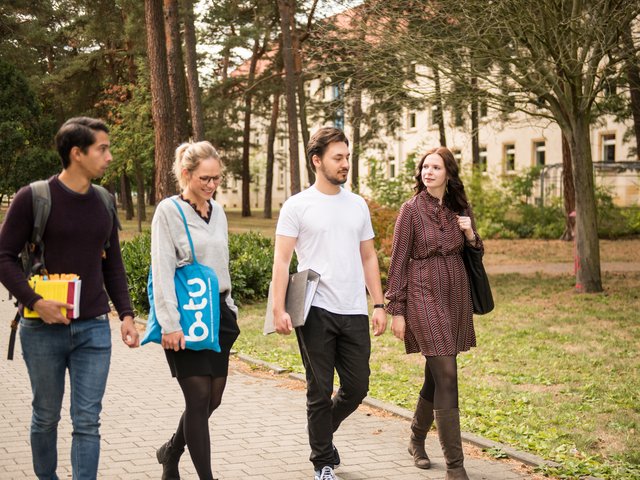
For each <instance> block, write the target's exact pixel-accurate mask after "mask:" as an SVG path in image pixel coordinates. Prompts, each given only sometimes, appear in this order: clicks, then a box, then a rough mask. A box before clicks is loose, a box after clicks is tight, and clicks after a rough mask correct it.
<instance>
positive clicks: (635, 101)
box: [622, 25, 640, 161]
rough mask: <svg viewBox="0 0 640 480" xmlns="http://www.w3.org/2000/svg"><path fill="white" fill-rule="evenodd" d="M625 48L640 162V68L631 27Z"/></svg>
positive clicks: (626, 34)
mask: <svg viewBox="0 0 640 480" xmlns="http://www.w3.org/2000/svg"><path fill="white" fill-rule="evenodd" d="M622 39H623V43H624V47H625V48H626V49H627V51H628V57H627V60H626V62H625V71H626V75H627V82H628V83H629V95H630V96H631V113H632V114H633V131H634V133H635V137H636V158H637V159H638V161H640V68H639V67H638V57H637V56H636V54H635V51H636V50H635V47H634V45H633V38H632V36H631V25H628V26H627V28H626V29H625V31H624V33H623V34H622Z"/></svg>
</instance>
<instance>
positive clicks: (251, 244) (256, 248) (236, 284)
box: [229, 232, 273, 303]
mask: <svg viewBox="0 0 640 480" xmlns="http://www.w3.org/2000/svg"><path fill="white" fill-rule="evenodd" d="M229 258H230V262H229V263H230V266H229V267H230V274H231V284H232V286H233V287H232V288H233V290H232V291H233V298H234V300H236V302H238V303H243V302H247V301H251V300H259V299H263V298H266V296H267V293H268V292H269V281H270V280H271V269H272V267H273V240H271V239H270V238H267V237H264V236H262V234H260V233H255V232H249V233H242V234H238V235H230V236H229Z"/></svg>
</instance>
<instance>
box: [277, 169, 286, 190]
mask: <svg viewBox="0 0 640 480" xmlns="http://www.w3.org/2000/svg"><path fill="white" fill-rule="evenodd" d="M284 174H285V171H284V169H283V168H280V169H279V170H278V188H284V182H285V178H284Z"/></svg>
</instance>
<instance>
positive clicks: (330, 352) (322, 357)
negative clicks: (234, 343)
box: [296, 307, 371, 469]
mask: <svg viewBox="0 0 640 480" xmlns="http://www.w3.org/2000/svg"><path fill="white" fill-rule="evenodd" d="M296 333H297V337H298V345H299V346H300V352H301V355H302V361H303V363H304V366H305V370H306V376H307V421H308V428H309V445H310V446H311V456H310V457H309V460H311V462H312V463H313V465H314V467H315V468H316V469H320V468H322V467H324V466H325V465H331V466H333V459H334V456H333V449H332V443H333V433H334V432H335V431H336V430H337V429H338V427H339V426H340V424H341V423H342V421H343V420H344V419H345V418H347V417H348V416H349V415H350V414H351V413H353V412H354V411H355V410H356V408H358V405H360V403H362V400H363V399H364V397H366V396H367V391H368V389H369V374H370V370H369V355H370V353H371V339H370V337H369V318H368V317H367V316H366V315H339V314H335V313H331V312H328V311H327V310H323V309H322V308H318V307H311V311H310V312H309V316H308V317H307V321H306V323H305V325H304V326H303V327H301V328H300V329H298V330H296ZM305 347H306V349H305ZM334 368H335V370H336V371H337V372H338V376H339V377H340V388H339V389H338V393H336V395H335V396H334V397H333V399H332V398H331V394H332V393H333V376H334Z"/></svg>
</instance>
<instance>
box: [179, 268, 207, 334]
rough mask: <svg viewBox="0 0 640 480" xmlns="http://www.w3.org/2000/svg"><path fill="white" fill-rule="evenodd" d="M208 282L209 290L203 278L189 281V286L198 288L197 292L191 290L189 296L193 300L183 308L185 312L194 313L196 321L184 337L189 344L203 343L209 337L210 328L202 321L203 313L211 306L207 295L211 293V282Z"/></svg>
mask: <svg viewBox="0 0 640 480" xmlns="http://www.w3.org/2000/svg"><path fill="white" fill-rule="evenodd" d="M207 282H208V284H209V285H208V287H209V288H208V289H207V284H205V281H204V280H203V279H201V278H191V279H189V280H187V285H189V286H192V285H195V286H196V287H197V289H196V290H189V296H190V297H191V298H190V299H189V302H188V303H187V304H186V305H183V306H182V308H183V309H184V310H185V311H193V312H194V316H195V319H196V320H195V322H193V323H192V324H191V326H190V327H189V331H188V332H187V334H186V335H185V336H184V339H185V340H187V341H189V342H201V341H202V340H204V339H205V338H207V337H208V336H209V327H208V325H207V324H206V323H204V322H203V321H202V316H203V313H202V311H203V310H205V309H206V308H207V305H209V300H208V299H207V298H206V296H205V295H206V294H207V292H209V293H210V292H211V280H209V279H207ZM196 301H199V303H196ZM198 331H200V333H198Z"/></svg>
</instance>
